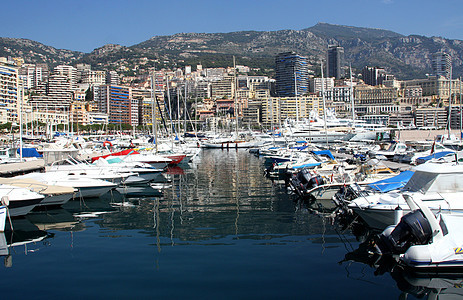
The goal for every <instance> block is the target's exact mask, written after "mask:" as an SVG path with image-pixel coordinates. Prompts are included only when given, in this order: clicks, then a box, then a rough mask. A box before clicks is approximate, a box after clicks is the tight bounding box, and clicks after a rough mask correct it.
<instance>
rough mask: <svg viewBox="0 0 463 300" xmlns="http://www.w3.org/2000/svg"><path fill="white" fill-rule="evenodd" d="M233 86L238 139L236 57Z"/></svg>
mask: <svg viewBox="0 0 463 300" xmlns="http://www.w3.org/2000/svg"><path fill="white" fill-rule="evenodd" d="M233 84H234V91H233V99H234V101H233V102H234V106H235V109H234V112H235V123H236V124H235V125H236V138H238V105H237V101H236V90H237V84H236V61H235V56H233Z"/></svg>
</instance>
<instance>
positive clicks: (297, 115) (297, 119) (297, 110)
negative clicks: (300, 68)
mask: <svg viewBox="0 0 463 300" xmlns="http://www.w3.org/2000/svg"><path fill="white" fill-rule="evenodd" d="M294 68H296V67H294ZM294 95H295V96H296V125H297V124H298V123H299V103H298V101H297V77H296V70H294Z"/></svg>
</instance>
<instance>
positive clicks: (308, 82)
mask: <svg viewBox="0 0 463 300" xmlns="http://www.w3.org/2000/svg"><path fill="white" fill-rule="evenodd" d="M141 64H143V62H141ZM431 64H432V69H433V73H432V74H425V76H423V78H421V79H412V80H398V79H397V78H395V76H394V74H390V73H388V72H387V70H386V69H384V68H381V67H377V66H364V67H363V68H362V69H361V70H357V72H353V70H352V69H351V68H350V67H349V66H348V63H347V62H346V61H345V60H344V48H343V47H340V46H329V47H328V49H327V51H326V59H325V61H324V62H319V63H318V64H315V63H313V62H309V60H308V58H307V57H304V56H301V55H299V54H297V53H294V52H285V53H280V54H278V55H277V56H276V57H275V76H274V78H270V77H269V76H253V75H248V74H249V73H250V72H251V71H252V70H251V68H250V67H248V66H244V65H235V66H233V61H230V65H231V66H229V67H227V68H203V66H202V65H200V64H198V65H196V66H185V67H184V68H177V69H161V70H156V69H155V68H150V71H149V72H140V73H142V74H140V75H137V68H135V69H134V70H132V71H133V72H132V74H133V76H122V75H120V74H122V73H127V72H126V71H128V70H126V67H125V68H124V67H120V68H119V69H117V70H95V69H93V67H92V66H91V65H88V64H83V63H79V64H76V65H57V66H55V67H53V68H51V67H50V66H48V65H46V64H30V63H26V62H25V61H24V59H22V58H21V57H8V58H5V57H3V58H0V71H1V72H0V82H1V84H0V95H1V98H0V102H1V103H2V105H1V107H0V123H1V124H7V125H6V126H5V125H3V126H4V127H5V128H6V127H8V126H13V127H11V129H14V127H15V126H17V124H19V123H23V124H25V131H26V134H31V135H34V134H36V133H39V132H40V133H42V134H43V133H51V132H52V131H53V130H55V131H56V130H66V131H79V129H80V130H81V131H82V130H84V131H85V130H87V131H91V130H97V129H103V128H105V129H114V130H133V129H138V130H149V128H151V126H152V125H153V120H154V119H156V120H157V121H158V123H159V124H161V126H162V124H164V126H167V125H166V122H170V121H173V120H176V121H179V122H180V120H182V126H184V130H189V131H191V130H194V129H197V130H214V129H217V128H219V127H221V126H222V127H224V126H230V124H231V123H234V122H235V121H234V120H236V119H238V124H239V125H240V127H242V128H250V129H268V128H270V127H272V126H278V124H280V126H281V124H282V123H283V122H285V121H286V120H288V119H299V118H300V119H308V118H311V116H312V117H313V116H317V115H318V116H323V115H324V114H326V112H327V111H329V112H331V113H332V114H333V113H334V114H336V116H338V117H350V118H355V119H357V120H363V121H365V122H366V123H370V124H381V125H383V126H388V127H407V128H447V127H449V128H452V129H458V128H460V127H461V114H460V110H461V105H460V104H461V79H454V78H452V58H451V56H450V55H449V54H447V53H445V52H437V53H435V54H434V55H433V57H432V63H431ZM320 71H321V72H320ZM153 87H154V89H153ZM153 98H154V99H156V100H155V101H153ZM153 106H154V107H155V109H153ZM158 112H159V113H158ZM153 113H154V114H155V116H156V118H154V117H153ZM169 119H170V121H168V120H169ZM186 120H190V121H189V122H186ZM448 120H450V123H449V122H448ZM193 124H195V125H197V126H192V125H193ZM193 127H195V128H193Z"/></svg>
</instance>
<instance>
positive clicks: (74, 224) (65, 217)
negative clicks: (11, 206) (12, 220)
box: [26, 208, 85, 231]
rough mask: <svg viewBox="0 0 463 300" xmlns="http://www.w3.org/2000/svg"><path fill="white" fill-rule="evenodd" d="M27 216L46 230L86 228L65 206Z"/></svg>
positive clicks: (79, 229)
mask: <svg viewBox="0 0 463 300" xmlns="http://www.w3.org/2000/svg"><path fill="white" fill-rule="evenodd" d="M26 218H27V219H28V220H29V221H31V222H32V223H33V224H35V225H36V226H37V227H38V228H39V229H40V230H44V231H47V230H58V231H82V230H84V229H85V225H84V224H83V223H82V222H80V221H79V220H77V219H76V218H75V217H74V216H73V215H72V213H70V212H69V211H68V210H66V209H64V208H57V209H51V210H46V211H37V212H32V213H30V214H28V215H27V217H26Z"/></svg>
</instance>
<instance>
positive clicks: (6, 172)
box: [0, 159, 45, 177]
mask: <svg viewBox="0 0 463 300" xmlns="http://www.w3.org/2000/svg"><path fill="white" fill-rule="evenodd" d="M43 170H45V161H44V160H43V159H37V160H30V161H23V162H15V163H7V164H0V177H13V176H16V175H22V174H25V173H31V172H40V171H43Z"/></svg>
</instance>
